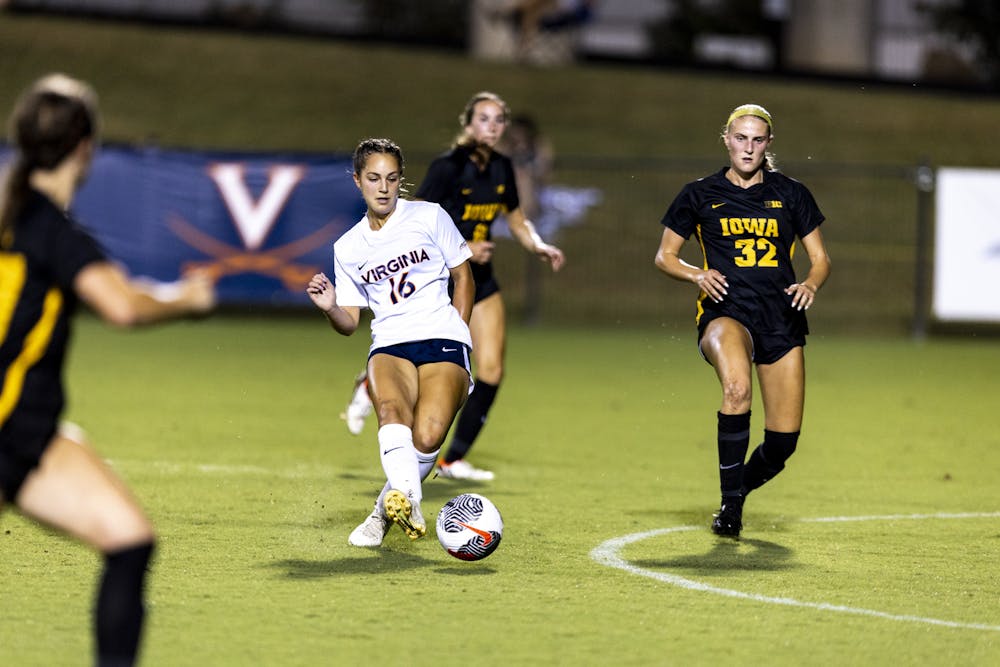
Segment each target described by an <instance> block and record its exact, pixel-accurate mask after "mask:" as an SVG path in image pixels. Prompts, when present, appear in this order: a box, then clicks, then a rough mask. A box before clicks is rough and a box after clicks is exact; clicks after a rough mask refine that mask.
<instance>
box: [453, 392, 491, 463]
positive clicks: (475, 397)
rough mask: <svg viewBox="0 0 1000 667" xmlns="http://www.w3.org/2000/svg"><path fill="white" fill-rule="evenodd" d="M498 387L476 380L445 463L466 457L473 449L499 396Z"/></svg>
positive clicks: (456, 427) (459, 417)
mask: <svg viewBox="0 0 1000 667" xmlns="http://www.w3.org/2000/svg"><path fill="white" fill-rule="evenodd" d="M498 388H499V386H498V385H495V384H487V383H486V382H483V381H482V380H476V387H475V389H473V390H472V393H471V394H469V399H468V400H467V401H466V402H465V407H464V408H462V414H460V415H459V416H458V423H457V424H456V425H455V435H454V436H453V437H452V439H451V444H449V445H448V451H447V452H446V453H445V455H444V461H445V463H452V462H453V461H457V460H459V459H464V458H465V455H466V454H468V453H469V450H470V449H472V443H473V442H475V441H476V437H477V436H478V435H479V432H480V431H481V430H482V429H483V425H484V424H485V423H486V414H487V413H488V412H489V411H490V407H491V406H492V405H493V399H495V398H496V397H497V389H498Z"/></svg>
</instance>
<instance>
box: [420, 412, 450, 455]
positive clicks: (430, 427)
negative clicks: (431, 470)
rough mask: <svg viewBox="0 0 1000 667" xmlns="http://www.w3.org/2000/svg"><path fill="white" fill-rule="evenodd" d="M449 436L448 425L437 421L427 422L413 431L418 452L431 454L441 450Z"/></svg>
mask: <svg viewBox="0 0 1000 667" xmlns="http://www.w3.org/2000/svg"><path fill="white" fill-rule="evenodd" d="M447 434H448V425H447V424H444V423H440V422H437V421H436V420H425V421H423V422H421V423H420V424H417V425H416V427H415V428H414V429H413V447H414V448H415V449H416V450H417V451H418V452H422V453H424V454H429V453H430V452H433V451H436V450H438V449H440V448H441V443H443V442H444V438H445V436H446V435H447Z"/></svg>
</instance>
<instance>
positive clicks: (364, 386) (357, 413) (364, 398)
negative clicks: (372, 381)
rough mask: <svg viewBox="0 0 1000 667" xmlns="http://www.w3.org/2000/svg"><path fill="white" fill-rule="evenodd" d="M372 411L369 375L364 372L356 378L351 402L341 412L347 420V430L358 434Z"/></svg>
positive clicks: (341, 416)
mask: <svg viewBox="0 0 1000 667" xmlns="http://www.w3.org/2000/svg"><path fill="white" fill-rule="evenodd" d="M371 413H372V399H371V397H370V396H369V395H368V375H367V374H365V373H362V374H361V375H359V376H358V377H357V378H356V379H355V380H354V391H353V393H352V394H351V402H350V403H348V404H347V408H345V409H344V411H343V412H341V413H340V418H341V419H343V420H344V421H345V422H347V430H348V431H350V432H351V434H352V435H358V434H359V433H361V430H362V429H363V428H364V427H365V419H366V418H367V417H368V415H370V414H371Z"/></svg>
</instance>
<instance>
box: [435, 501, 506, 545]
mask: <svg viewBox="0 0 1000 667" xmlns="http://www.w3.org/2000/svg"><path fill="white" fill-rule="evenodd" d="M437 537H438V541H439V542H440V543H441V546H442V547H444V550H445V551H447V552H448V553H449V554H451V555H452V556H454V557H455V558H458V559H460V560H482V559H483V558H486V557H487V556H489V555H490V554H491V553H493V552H494V551H496V550H497V547H498V546H500V538H501V537H503V519H502V518H501V517H500V511H499V510H497V508H496V506H495V505H494V504H493V503H491V502H490V501H489V500H488V499H487V498H484V497H483V496H480V495H479V494H476V493H463V494H462V495H460V496H455V497H454V498H452V499H451V500H449V501H448V502H446V503H445V504H444V507H442V508H441V511H440V512H438V516H437Z"/></svg>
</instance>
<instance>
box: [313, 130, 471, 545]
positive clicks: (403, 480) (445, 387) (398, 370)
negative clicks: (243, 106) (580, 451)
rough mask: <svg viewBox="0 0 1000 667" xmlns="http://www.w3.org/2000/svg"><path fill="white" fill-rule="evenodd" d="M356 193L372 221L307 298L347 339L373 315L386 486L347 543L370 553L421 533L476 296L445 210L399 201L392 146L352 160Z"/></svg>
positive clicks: (385, 143)
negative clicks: (397, 535)
mask: <svg viewBox="0 0 1000 667" xmlns="http://www.w3.org/2000/svg"><path fill="white" fill-rule="evenodd" d="M354 182H355V184H356V185H357V186H358V189H359V190H360V191H361V195H362V196H363V197H364V200H365V203H366V204H367V205H368V212H367V213H366V214H365V217H363V218H362V219H361V220H360V221H359V222H358V223H357V224H356V225H354V226H353V227H352V228H351V229H349V230H348V231H347V232H346V233H345V234H344V235H343V236H341V237H340V238H339V239H338V240H337V242H336V243H335V244H334V246H333V255H334V279H335V281H334V283H331V282H330V280H329V278H328V277H327V276H326V275H324V274H322V273H318V274H316V275H315V276H313V278H312V280H310V281H309V285H308V286H307V287H306V292H307V293H308V294H309V297H310V298H311V299H312V301H313V303H314V304H316V307H317V308H319V309H320V310H322V311H323V313H324V314H325V315H326V317H327V320H329V322H330V325H331V326H332V327H333V328H334V330H335V331H337V333H340V334H343V335H345V336H350V335H351V334H353V333H354V332H355V331H356V330H357V328H358V322H359V319H360V315H361V308H369V309H371V311H372V314H373V319H372V323H371V330H372V344H371V348H370V351H369V355H368V366H367V376H368V385H369V390H370V393H371V396H372V399H373V402H374V406H375V413H376V415H377V417H378V423H379V430H378V447H379V453H380V457H381V460H382V468H383V470H384V471H385V476H386V480H387V481H386V484H385V487H384V488H383V489H382V491H381V493H379V496H378V499H377V500H376V502H375V508H374V509H373V510H372V513H371V514H370V515H369V516H368V518H367V519H365V521H364V522H363V523H362V524H361V525H360V526H358V527H357V528H356V529H355V530H354V531H353V532H352V533H351V535H350V537H349V538H348V542H349V543H350V544H353V545H354V546H359V547H375V546H379V545H380V544H382V540H383V539H384V537H385V534H386V532H387V531H388V530H389V527H390V525H391V522H393V521H394V522H395V523H397V524H398V525H399V526H400V528H402V529H403V530H404V531H405V532H406V534H407V535H408V536H409V537H410V538H411V539H418V538H420V537H422V536H423V535H424V534H425V533H426V531H427V524H426V522H425V521H424V517H423V513H422V511H421V508H420V502H421V500H422V498H423V491H422V488H421V482H422V481H423V479H424V478H426V477H427V475H428V474H430V472H431V470H433V469H434V465H435V462H436V461H437V456H438V451H439V449H440V447H441V443H442V442H443V441H444V438H445V436H446V435H447V433H448V429H449V428H450V427H451V423H452V421H453V420H454V418H455V414H456V413H457V412H458V409H459V408H460V407H461V406H462V403H463V402H464V401H465V399H466V396H467V395H468V393H469V388H470V385H471V381H472V375H471V372H470V368H469V348H470V346H471V345H472V337H471V336H470V334H469V327H468V322H469V316H470V314H471V312H472V299H473V295H474V292H475V286H474V284H473V279H472V271H471V270H470V269H469V258H470V257H471V256H472V252H471V251H470V250H469V247H468V245H467V244H466V242H465V239H463V238H462V235H461V234H459V232H458V229H456V227H455V225H454V223H453V222H452V221H451V218H449V217H448V214H447V213H446V212H445V211H444V209H442V208H441V207H440V206H438V205H437V204H432V203H430V202H417V201H406V200H403V199H400V198H399V194H400V187H401V186H402V184H403V154H402V151H400V149H399V147H398V146H396V144H394V143H393V142H391V141H389V140H387V139H366V140H365V141H362V142H361V143H360V144H359V145H358V147H357V148H356V149H355V151H354ZM449 280H450V281H451V282H452V283H453V284H454V289H453V296H452V297H449V296H448V284H449ZM334 285H336V287H334Z"/></svg>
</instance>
